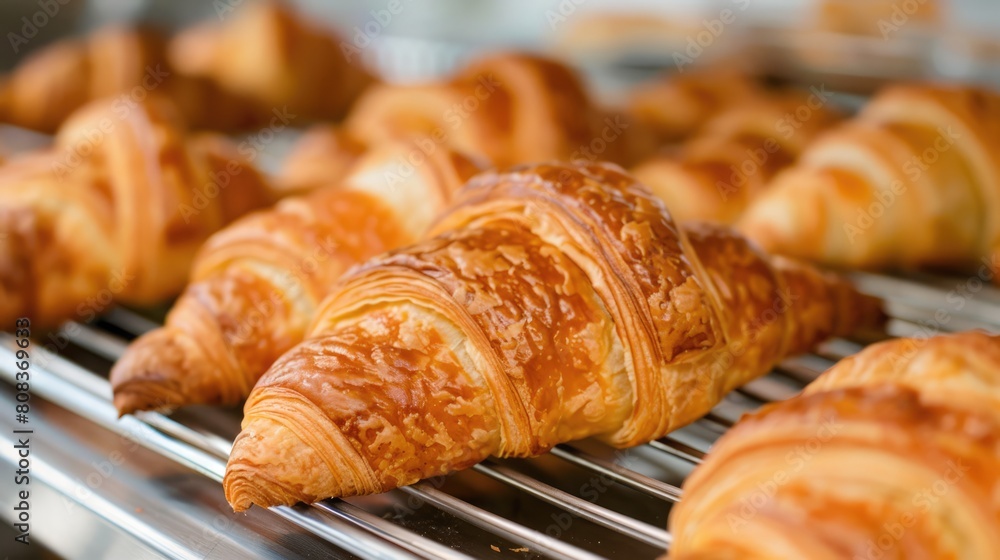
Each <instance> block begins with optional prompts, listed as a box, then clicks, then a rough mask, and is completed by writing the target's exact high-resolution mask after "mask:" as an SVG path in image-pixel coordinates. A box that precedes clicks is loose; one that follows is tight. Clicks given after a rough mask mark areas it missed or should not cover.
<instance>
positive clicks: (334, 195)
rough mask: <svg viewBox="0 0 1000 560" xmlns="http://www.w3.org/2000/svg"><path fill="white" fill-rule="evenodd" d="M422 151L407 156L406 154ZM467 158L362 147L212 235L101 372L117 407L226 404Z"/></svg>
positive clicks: (429, 207)
mask: <svg viewBox="0 0 1000 560" xmlns="http://www.w3.org/2000/svg"><path fill="white" fill-rule="evenodd" d="M413 154H420V155H421V156H422V157H423V158H424V159H423V161H422V162H421V163H419V164H418V165H412V164H411V163H410V161H409V160H410V158H411V156H412V155H413ZM479 169H480V168H479V167H478V165H477V164H475V163H473V162H472V161H470V160H469V159H467V158H465V157H464V156H461V155H459V154H457V153H454V152H451V151H449V150H446V149H443V148H442V149H439V150H436V151H435V152H434V153H432V154H429V155H426V154H423V153H422V152H420V151H419V147H418V146H417V145H415V144H414V143H411V142H402V141H400V142H394V143H389V144H384V145H382V146H379V147H377V148H375V149H373V150H372V151H370V152H368V153H366V154H365V156H364V157H363V158H362V159H361V160H360V161H359V162H358V163H357V164H356V165H355V166H354V167H353V170H352V172H351V173H350V174H349V175H348V176H347V177H346V178H343V179H341V180H340V181H339V182H337V183H331V184H328V185H326V186H324V187H322V188H320V189H318V190H316V191H314V192H312V193H310V194H308V195H306V196H303V197H293V198H287V199H285V200H283V201H282V202H280V203H278V205H277V206H275V207H274V208H273V209H268V210H265V211H261V212H257V213H255V214H252V215H250V216H247V217H246V218H244V219H242V220H240V221H238V222H237V223H235V224H233V225H231V226H230V227H228V228H226V229H224V230H223V231H221V232H219V233H217V234H216V235H214V236H213V237H212V238H211V239H210V240H209V241H208V242H207V243H206V244H205V247H204V248H203V249H202V250H201V252H200V253H199V255H198V258H197V260H196V262H195V264H194V268H193V272H192V274H191V283H190V284H189V285H188V287H187V289H186V290H185V292H184V294H183V295H182V296H181V297H180V298H179V299H178V300H177V302H176V303H175V304H174V306H173V308H172V309H171V311H170V313H169V314H168V315H167V320H166V325H165V326H164V327H162V328H159V329H156V330H154V331H152V332H150V333H147V334H145V335H143V336H142V337H140V338H139V339H138V340H136V341H135V342H133V343H132V345H131V346H130V347H129V348H128V350H127V351H126V352H125V355H124V356H123V357H122V358H121V359H120V360H119V361H118V362H117V363H116V364H115V366H114V368H113V369H112V371H111V385H112V388H113V389H114V402H115V406H116V407H117V408H118V410H119V412H121V413H122V414H127V413H130V412H133V411H135V410H147V409H164V408H176V407H178V406H183V405H188V404H206V403H208V404H236V403H239V402H241V401H242V400H243V399H244V398H246V396H247V395H248V394H249V393H250V389H251V388H253V385H254V382H255V381H256V380H257V378H258V377H260V375H261V374H263V373H264V371H266V370H267V368H268V367H269V366H270V365H271V364H272V363H273V362H274V360H276V359H277V358H278V357H279V356H281V354H282V353H284V352H285V351H286V350H288V349H289V348H291V347H292V346H293V345H295V344H297V343H298V342H300V341H301V340H302V337H303V336H304V335H305V331H306V328H307V327H308V326H309V322H310V321H311V320H312V318H313V315H314V314H315V312H316V307H317V305H318V304H319V303H320V301H321V300H322V299H323V296H325V295H326V293H327V291H328V290H329V288H330V286H331V285H332V283H333V281H334V280H336V279H337V278H338V277H339V276H340V275H341V274H343V272H344V271H345V270H346V269H347V268H348V267H350V266H351V265H353V264H355V263H358V262H361V261H364V260H365V259H367V258H368V257H371V256H373V255H376V254H378V253H381V252H384V251H387V250H389V249H392V248H395V247H399V246H401V245H404V244H407V243H411V242H413V241H415V240H416V239H418V238H419V236H420V235H421V234H422V233H423V232H424V230H425V229H427V228H428V227H429V226H430V224H431V221H432V220H433V219H434V217H435V216H436V215H437V214H438V213H439V212H440V211H441V209H442V208H443V207H444V205H445V204H446V203H447V202H448V201H449V200H450V198H451V194H452V193H453V192H454V191H456V190H457V189H458V187H459V186H461V185H462V184H463V183H464V182H465V180H466V179H468V178H469V177H470V176H471V175H472V174H474V173H476V172H477V171H479Z"/></svg>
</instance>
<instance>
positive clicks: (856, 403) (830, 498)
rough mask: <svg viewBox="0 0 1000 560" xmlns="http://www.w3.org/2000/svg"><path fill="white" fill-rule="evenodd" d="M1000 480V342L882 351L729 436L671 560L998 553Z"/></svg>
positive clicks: (891, 346) (907, 342) (691, 497)
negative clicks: (674, 559)
mask: <svg viewBox="0 0 1000 560" xmlns="http://www.w3.org/2000/svg"><path fill="white" fill-rule="evenodd" d="M998 473H1000V337H997V336H990V335H987V334H985V333H982V332H965V333H960V334H954V335H945V336H937V337H933V338H930V339H899V340H892V341H888V342H884V343H880V344H877V345H874V346H872V347H869V348H867V349H865V350H864V351H862V352H861V353H860V354H858V355H856V356H854V357H852V358H848V359H846V360H844V361H842V362H841V363H839V364H837V365H836V366H834V367H833V368H832V369H830V370H829V371H828V372H826V373H825V374H823V375H822V376H820V378H819V379H817V380H816V381H815V382H814V383H812V384H811V385H810V386H809V387H807V388H806V391H805V392H804V394H802V395H800V396H798V397H795V398H793V399H790V400H788V401H785V402H781V403H775V404H772V405H768V406H766V407H764V408H763V409H762V410H760V411H758V412H755V413H753V414H751V415H749V416H746V417H744V418H743V419H742V420H741V421H740V422H739V423H738V424H737V425H736V426H735V427H734V428H733V429H731V430H730V431H729V432H728V433H727V434H726V435H725V436H723V438H722V439H721V440H720V441H719V442H718V443H717V444H716V445H715V446H714V447H713V448H712V451H711V452H710V453H709V455H708V457H707V458H706V460H705V462H704V463H703V464H701V465H700V466H699V467H698V468H697V469H696V470H695V471H694V473H693V474H692V475H691V476H690V477H689V478H688V480H687V482H686V484H685V486H684V499H683V500H682V501H681V502H680V503H679V504H678V505H677V506H676V507H675V509H674V510H673V512H672V513H671V517H670V527H671V533H672V534H673V535H674V541H673V546H672V549H671V557H672V558H676V559H677V560H683V559H695V558H740V559H747V560H753V559H768V560H773V559H780V558H788V559H799V558H881V559H886V560H889V559H898V558H909V559H914V560H916V559H921V558H926V559H932V558H933V559H937V558H966V559H970V560H971V559H984V560H985V559H989V558H995V557H996V551H997V550H1000V531H997V527H998V525H1000V476H998Z"/></svg>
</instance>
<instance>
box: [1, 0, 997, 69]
mask: <svg viewBox="0 0 1000 560" xmlns="http://www.w3.org/2000/svg"><path fill="white" fill-rule="evenodd" d="M253 1H254V0H213V1H211V2H205V1H199V0H92V1H84V0H14V1H8V2H4V3H2V5H0V21H2V22H3V25H2V26H3V32H4V34H5V37H6V42H7V43H9V45H8V47H9V48H5V49H0V68H3V69H7V68H10V67H12V66H13V65H14V64H16V63H17V61H19V60H21V59H22V58H23V57H24V56H25V55H27V54H28V53H30V52H31V51H33V50H35V49H37V48H39V47H42V46H43V45H45V44H47V43H49V42H51V41H54V40H56V39H58V38H61V37H64V36H66V35H72V34H82V33H85V32H87V31H90V30H93V29H96V28H99V27H101V26H105V25H108V24H111V23H120V22H147V23H153V24H155V25H157V26H160V27H163V28H165V29H168V30H174V29H179V28H181V27H183V26H185V25H188V24H191V23H193V22H195V21H198V20H203V19H217V20H225V19H226V18H227V17H229V16H231V15H232V14H233V13H235V12H237V11H238V10H239V9H240V8H241V7H242V6H243V5H245V4H248V3H251V2H253ZM289 3H290V4H294V5H295V6H297V7H298V8H300V9H301V10H303V11H304V12H306V13H307V14H309V15H310V18H311V19H313V20H314V21H319V22H325V23H327V24H328V25H329V26H331V27H332V28H333V29H335V30H337V31H339V32H340V34H341V36H342V38H343V39H344V40H345V41H347V42H349V43H350V45H351V46H353V47H356V48H357V49H358V50H359V51H361V54H362V56H363V58H364V59H365V60H366V61H367V62H369V63H371V64H374V65H375V66H376V67H377V68H378V70H380V71H381V72H382V73H383V74H384V75H385V77H387V78H388V79H392V80H404V81H405V80H410V79H416V78H424V77H429V76H433V75H440V74H442V73H445V72H447V71H448V70H449V69H451V68H452V67H454V65H455V64H456V62H458V61H459V60H462V59H464V58H466V57H470V56H472V55H474V54H475V53H476V52H481V51H483V50H490V49H498V48H505V49H509V48H519V49H528V50H533V51H543V52H556V53H559V54H562V55H563V56H564V57H566V58H568V59H570V60H572V61H573V62H574V63H577V64H579V65H581V66H584V67H588V68H599V67H606V66H609V65H611V66H614V67H617V68H618V69H619V70H621V71H622V72H628V71H633V72H636V73H641V72H648V71H650V70H653V69H658V68H662V69H666V70H683V69H684V67H686V66H688V64H689V63H690V65H691V66H694V65H698V66H701V65H707V64H714V63H717V62H719V61H721V60H727V61H730V62H733V63H737V64H740V65H753V66H756V67H765V68H767V69H768V70H771V71H774V72H780V73H786V74H787V73H799V74H797V75H799V76H801V73H804V72H823V73H825V74H829V73H836V74H844V75H845V76H853V77H855V78H858V79H860V78H863V77H881V78H882V79H885V78H890V77H927V76H947V77H954V78H959V79H962V80H975V81H985V82H997V81H998V80H1000V66H998V64H1000V63H998V62H997V58H998V57H997V56H996V54H997V52H998V51H1000V40H998V39H997V37H1000V9H998V8H997V5H996V3H995V2H992V1H991V0H948V1H945V0H874V1H871V0H814V1H806V0H715V1H708V0H701V1H699V0H679V1H672V2H661V1H656V0H547V1H541V2H539V1H535V0H505V1H489V0H423V1H416V0H360V1H354V2H324V1H320V0H297V1H290V2H289ZM629 77H632V76H629Z"/></svg>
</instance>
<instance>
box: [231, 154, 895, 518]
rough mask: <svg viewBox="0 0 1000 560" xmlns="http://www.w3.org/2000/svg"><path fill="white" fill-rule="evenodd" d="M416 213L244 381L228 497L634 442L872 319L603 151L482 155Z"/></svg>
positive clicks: (265, 498) (275, 496) (873, 310)
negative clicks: (398, 237)
mask: <svg viewBox="0 0 1000 560" xmlns="http://www.w3.org/2000/svg"><path fill="white" fill-rule="evenodd" d="M434 232H436V233H437V235H436V236H434V237H429V238H428V239H426V240H425V241H423V242H421V243H418V244H416V245H413V246H410V247H408V248H406V249H402V250H399V251H395V252H392V253H389V254H386V255H382V256H380V257H377V258H375V259H373V260H370V261H368V262H367V263H366V264H364V265H362V266H360V267H357V268H355V269H353V272H352V273H349V274H348V275H347V276H346V277H345V278H344V279H342V281H341V283H340V284H339V287H338V289H336V290H334V292H333V293H331V295H330V296H328V298H327V299H326V300H325V302H324V303H323V304H322V305H321V308H320V311H319V312H318V314H317V317H316V319H315V320H314V322H313V325H312V327H311V328H310V331H309V334H308V335H307V338H306V340H305V341H304V342H302V343H301V344H299V345H297V346H296V347H294V348H293V349H292V350H290V351H289V352H288V353H286V354H285V355H284V356H282V357H281V358H280V359H279V360H278V361H277V362H276V363H275V364H274V365H273V366H272V367H271V369H270V370H269V371H268V372H267V373H266V374H265V375H264V376H263V377H262V378H261V379H260V380H259V381H258V383H257V385H256V387H255V388H254V390H253V392H252V393H251V394H250V397H249V399H248V400H247V403H246V405H245V409H244V410H245V416H244V420H243V431H242V432H241V434H240V435H239V437H238V438H237V439H236V442H235V444H234V447H233V452H232V454H231V456H230V460H229V465H228V468H227V471H226V476H225V480H224V486H225V491H226V496H227V499H228V500H229V502H230V503H231V504H232V505H233V507H234V508H235V509H236V510H243V509H246V508H248V507H250V505H251V504H258V505H262V506H271V505H276V504H291V503H295V502H298V501H305V502H313V501H316V500H319V499H323V498H326V497H330V496H349V495H355V494H369V493H375V492H382V491H385V490H388V489H391V488H395V487H397V486H401V485H406V484H410V483H413V482H415V481H417V480H420V479H422V478H426V477H431V476H434V475H439V474H443V473H447V472H449V471H452V470H456V469H461V468H464V467H468V466H470V465H473V464H474V463H477V462H479V461H482V460H483V459H485V458H486V457H488V456H490V455H498V456H528V455H535V454H538V453H541V452H543V451H545V450H547V449H549V448H551V447H552V446H553V445H555V444H557V443H560V442H565V441H569V440H575V439H579V438H584V437H587V436H592V435H597V436H600V437H601V438H602V439H604V440H605V441H607V442H609V443H611V444H612V445H615V446H618V447H625V446H631V445H636V444H638V443H641V442H645V441H648V440H650V439H653V438H656V437H659V436H662V435H663V434H665V433H667V432H668V431H670V430H672V429H674V428H677V427H679V426H681V425H683V424H685V423H688V422H691V421H693V420H694V419H696V418H697V417H698V416H700V415H702V414H704V413H705V412H707V411H708V410H709V409H710V408H711V407H712V406H713V405H714V404H716V403H717V402H718V400H719V399H720V398H721V397H722V396H723V395H724V394H725V393H726V392H727V391H729V390H731V389H733V388H734V387H736V386H738V385H740V384H742V383H745V382H747V381H749V380H750V379H752V378H754V377H756V376H759V375H762V374H764V373H766V372H767V371H768V370H769V368H770V367H771V366H772V365H774V364H775V363H776V362H777V361H778V360H780V359H782V358H783V357H784V356H787V355H788V354H794V353H797V352H802V351H804V350H806V349H807V348H809V347H810V346H812V345H813V344H814V343H816V342H818V341H820V340H822V339H824V338H826V337H828V336H830V335H833V334H837V333H847V332H851V331H853V330H855V329H857V328H859V327H862V326H865V325H872V324H875V323H876V322H877V321H878V320H879V317H880V311H879V309H878V303H877V302H876V301H874V300H871V299H869V298H866V297H864V296H861V295H859V294H858V293H856V292H854V291H853V290H852V289H851V287H850V286H849V285H848V284H847V283H846V282H845V281H843V280H842V279H839V278H837V277H835V276H830V275H824V274H821V273H820V272H818V271H816V270H815V269H812V268H809V267H807V266H803V265H799V264H796V263H794V262H791V261H788V260H782V259H769V258H767V257H765V256H764V255H762V254H760V253H758V252H757V251H756V250H755V249H754V248H753V247H751V246H750V245H749V244H748V243H747V242H746V241H744V240H743V239H742V238H741V237H739V236H737V235H735V234H734V233H732V232H730V231H729V230H726V229H723V228H722V227H721V226H709V225H702V226H693V227H691V228H690V229H688V230H686V231H682V230H680V229H678V227H677V226H676V224H675V223H674V222H673V220H672V219H671V218H670V216H669V214H668V213H667V211H666V210H665V208H664V206H663V205H662V203H661V202H659V201H658V200H656V199H655V197H654V196H653V195H652V194H651V193H650V192H649V191H648V190H647V189H646V188H645V187H643V186H641V185H639V184H638V183H636V182H635V181H634V180H633V179H632V178H631V177H629V176H628V175H626V174H625V173H623V172H622V171H621V170H620V169H619V168H617V167H614V166H611V165H608V164H589V165H584V164H577V165H558V164H542V165H535V166H530V167H522V168H518V169H515V170H514V171H512V172H510V173H506V174H503V173H497V172H492V173H486V174H484V175H480V176H479V177H478V178H476V179H473V180H472V181H470V183H469V184H468V185H467V186H466V187H465V189H463V190H462V191H461V192H460V194H459V196H458V202H457V203H456V205H455V207H454V208H453V209H452V211H450V212H449V213H448V214H447V215H445V216H444V217H443V218H442V220H441V221H440V222H439V223H438V224H437V225H436V226H435V229H434Z"/></svg>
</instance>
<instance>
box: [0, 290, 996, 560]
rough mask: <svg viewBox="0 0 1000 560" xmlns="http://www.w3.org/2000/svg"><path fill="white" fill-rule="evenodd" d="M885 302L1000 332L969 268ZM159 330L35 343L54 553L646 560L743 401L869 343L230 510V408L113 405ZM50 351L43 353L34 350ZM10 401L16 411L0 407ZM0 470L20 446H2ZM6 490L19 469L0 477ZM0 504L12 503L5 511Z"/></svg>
mask: <svg viewBox="0 0 1000 560" xmlns="http://www.w3.org/2000/svg"><path fill="white" fill-rule="evenodd" d="M854 277H855V279H856V281H857V283H858V284H859V285H860V286H861V288H862V289H863V290H864V291H866V292H868V293H871V294H874V295H878V296H881V297H883V298H886V300H887V304H888V311H889V313H890V315H891V317H892V319H891V321H890V323H889V325H888V331H889V333H890V334H892V335H894V336H913V335H918V336H919V335H923V336H929V335H932V334H936V333H938V332H946V331H954V330H962V329H967V328H983V329H987V330H992V331H1000V290H997V289H996V288H994V287H991V286H989V285H988V283H984V282H983V281H982V279H980V278H978V277H970V278H952V277H941V276H930V275H920V276H907V277H897V276H886V275H879V274H867V273H856V274H854ZM155 326H156V323H155V322H152V321H150V320H149V319H146V318H144V317H142V316H140V315H138V314H136V313H134V312H132V311H129V310H126V309H120V308H118V309H113V310H112V311H111V312H109V313H108V314H107V315H106V316H104V317H102V318H100V319H98V320H96V321H94V322H93V323H91V324H81V323H69V324H67V325H66V326H65V327H64V328H63V329H62V330H61V331H59V333H55V334H53V335H51V336H48V337H43V338H40V339H37V340H34V341H33V346H32V347H33V349H34V352H33V357H34V358H35V361H34V363H33V364H32V366H33V367H32V371H33V373H32V377H31V392H32V400H31V422H30V425H29V426H28V427H29V428H30V429H33V430H34V433H33V434H32V436H31V437H32V448H31V458H32V463H31V477H32V482H34V483H35V485H34V486H32V491H33V494H32V495H33V498H34V499H35V500H36V502H35V503H36V504H37V505H33V508H34V510H33V512H34V514H33V515H34V516H35V517H34V519H35V521H34V522H33V525H32V535H33V537H34V538H36V539H38V540H41V541H42V542H44V543H45V544H46V545H47V546H49V547H52V548H53V550H54V551H55V552H56V553H58V554H62V555H72V556H76V557H87V558H100V557H108V558H111V557H120V556H121V555H124V554H125V553H126V551H127V553H128V554H130V555H131V557H133V558H134V557H143V556H144V555H145V556H159V555H162V556H167V557H172V558H209V557H213V558H214V557H218V558H232V557H236V555H241V556H242V557H248V558H299V557H302V558H305V557H331V556H332V557H345V558H352V557H360V558H386V559H397V558H426V559H456V560H457V559H462V558H483V557H485V558H573V559H595V558H631V559H635V558H654V557H656V556H657V555H658V554H660V553H662V552H663V550H664V549H666V548H668V547H669V545H670V542H671V537H670V534H669V533H668V532H667V531H666V530H665V529H664V527H665V526H666V519H667V515H668V513H669V510H670V507H671V505H672V504H673V503H675V502H677V501H678V500H680V499H682V491H681V489H680V486H681V484H682V482H683V480H684V478H685V476H687V474H688V473H689V472H690V471H691V469H692V468H694V467H695V466H696V465H697V464H698V463H699V462H700V461H701V458H702V457H703V454H704V453H705V452H706V451H707V450H708V449H709V447H710V446H711V444H712V442H713V441H715V439H716V438H718V436H719V435H720V434H722V433H723V432H724V431H725V430H726V429H727V428H728V427H729V426H731V425H732V423H733V421H735V420H736V419H737V418H738V417H739V416H740V415H741V414H743V413H744V412H747V411H749V410H752V409H754V408H756V407H758V406H760V405H761V404H763V403H765V402H769V401H773V400H778V399H785V398H788V397H790V396H792V395H794V394H795V393H796V392H798V391H799V390H800V389H801V388H802V387H803V386H804V385H805V384H806V383H808V382H809V381H810V380H811V379H813V378H815V377H816V375H818V374H819V373H820V372H821V371H823V370H824V369H826V368H827V367H829V366H830V365H831V364H832V363H833V362H834V361H836V360H837V359H840V358H842V357H843V356H846V355H849V354H852V353H854V352H856V351H858V350H860V349H861V348H862V347H863V346H864V345H865V344H866V343H869V342H872V341H860V340H845V339H835V340H832V341H830V342H828V343H826V344H824V345H822V346H821V347H820V348H818V349H817V351H816V352H815V353H813V354H809V355H805V356H801V357H797V358H794V359H791V360H788V361H786V362H784V363H782V364H781V365H780V366H779V367H777V368H775V370H774V371H773V372H772V373H770V374H769V375H768V376H766V377H764V378H761V379H759V380H757V381H754V382H752V383H750V384H748V385H747V386H745V387H743V388H741V389H739V390H738V391H736V392H734V393H733V394H731V395H730V396H728V397H727V398H726V399H725V400H724V401H723V402H722V403H721V404H720V405H719V406H717V407H716V408H715V409H714V410H713V411H712V412H711V413H710V414H707V415H706V416H705V417H704V418H702V419H700V420H699V421H697V422H695V423H694V424H692V425H691V426H688V427H685V428H682V429H681V430H678V431H677V432H675V433H673V434H671V435H670V436H668V437H666V438H663V439H661V440H659V441H654V442H652V443H649V444H647V445H643V446H640V447H638V448H634V449H631V450H626V451H617V452H616V451H614V450H611V449H609V448H606V447H604V446H603V445H601V444H599V443H595V442H591V441H584V442H578V443H573V444H568V445H561V446H558V447H556V448H555V449H554V450H552V452H550V453H548V454H546V455H544V456H542V457H538V458H534V459H527V460H490V461H488V462H486V463H484V464H482V465H479V466H477V467H475V468H473V469H471V470H469V471H465V472H460V473H455V474H453V475H450V476H448V477H443V478H441V479H435V480H432V481H426V482H421V483H419V484H416V485H414V486H411V487H408V488H403V489H400V490H394V491H391V492H388V493H386V494H383V495H379V496H371V497H363V498H351V499H346V500H326V501H324V502H321V503H319V504H315V505H313V506H296V507H278V508H273V509H271V510H262V509H260V508H254V509H252V510H251V511H250V513H248V514H233V513H232V512H231V511H230V510H229V508H228V507H227V505H226V504H225V501H224V498H223V494H222V487H221V485H220V484H219V482H220V481H221V479H222V474H223V470H224V466H225V459H226V456H227V454H228V453H229V449H230V441H231V440H232V438H233V436H234V435H235V433H236V431H237V430H238V422H239V411H238V410H219V409H211V408H198V407H195V408H193V409H191V410H182V411H179V412H178V413H176V414H174V415H171V416H165V415H162V414H159V413H141V414H138V415H136V416H126V417H123V418H120V419H119V418H117V417H116V413H115V410H114V408H113V406H112V404H111V400H110V394H111V392H110V387H109V384H108V381H107V378H106V376H107V372H108V369H109V368H110V365H111V363H112V362H113V361H114V360H115V359H117V358H118V357H119V356H120V355H121V353H122V351H123V350H124V348H125V346H126V345H127V343H128V341H129V340H130V339H131V338H133V337H135V336H137V335H139V334H141V333H142V332H145V331H147V330H149V329H151V328H154V327H155ZM0 341H2V344H0V372H2V376H3V378H4V379H5V380H6V381H7V382H8V383H7V384H3V385H2V386H0V438H2V439H3V440H4V442H3V446H4V448H5V449H7V450H9V449H11V446H12V445H13V444H14V443H15V442H14V441H13V440H12V430H14V429H19V428H24V427H25V426H22V425H18V424H16V423H15V420H14V405H15V401H14V389H13V387H12V383H13V381H14V372H15V371H16V370H15V368H14V366H13V364H14V362H15V357H14V348H15V347H14V346H13V338H12V337H11V335H9V334H6V333H4V334H2V335H0ZM46 345H47V346H49V347H52V348H54V349H56V350H57V351H56V352H53V353H49V352H48V351H43V352H41V353H39V350H40V349H41V348H44V347H45V346H46ZM8 412H9V414H8ZM3 458H4V470H7V471H10V472H12V471H13V469H14V463H13V461H15V460H16V458H15V457H14V456H13V455H12V454H11V453H10V452H9V451H7V452H5V453H4V455H3ZM0 479H2V480H3V481H4V482H3V490H2V492H3V495H4V496H5V497H6V496H10V495H12V491H13V485H12V477H8V476H3V477H0ZM3 515H4V516H6V517H8V521H12V519H10V517H11V515H12V510H11V508H9V507H8V508H4V510H3Z"/></svg>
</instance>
